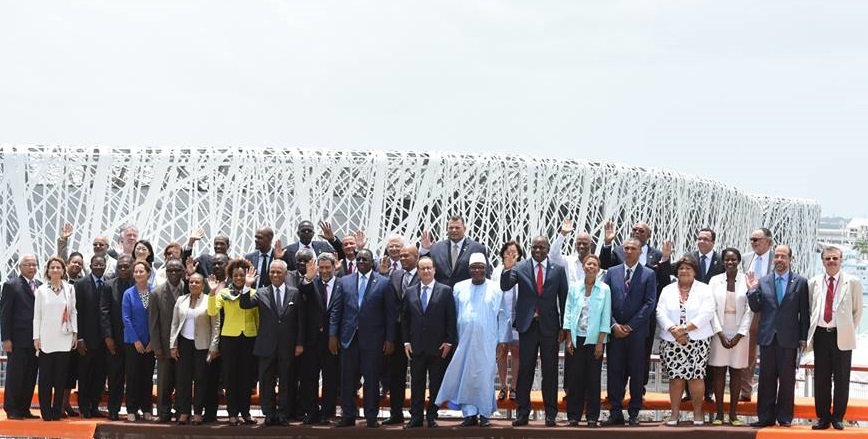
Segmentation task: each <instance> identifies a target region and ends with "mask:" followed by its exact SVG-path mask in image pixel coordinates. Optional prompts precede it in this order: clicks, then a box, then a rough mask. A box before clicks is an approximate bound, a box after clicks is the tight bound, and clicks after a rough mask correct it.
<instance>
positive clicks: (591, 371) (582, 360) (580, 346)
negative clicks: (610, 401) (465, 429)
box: [564, 337, 603, 421]
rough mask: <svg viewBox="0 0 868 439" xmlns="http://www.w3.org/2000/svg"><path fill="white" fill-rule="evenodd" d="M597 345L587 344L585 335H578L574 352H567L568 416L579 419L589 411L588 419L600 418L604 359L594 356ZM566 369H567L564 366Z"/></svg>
mask: <svg viewBox="0 0 868 439" xmlns="http://www.w3.org/2000/svg"><path fill="white" fill-rule="evenodd" d="M594 348H595V345H593V344H589V345H586V344H585V337H577V341H576V347H575V350H574V351H573V354H572V355H570V353H567V354H566V355H565V356H564V362H565V363H569V365H570V368H569V370H570V379H569V380H567V382H568V384H569V388H568V390H567V417H568V418H569V419H571V420H576V421H579V420H581V419H582V413H583V412H584V413H587V420H588V421H596V420H598V419H600V373H601V371H602V370H603V360H602V359H599V360H598V359H596V358H595V357H594ZM564 370H567V369H566V367H564Z"/></svg>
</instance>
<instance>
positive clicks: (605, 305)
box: [564, 279, 612, 345]
mask: <svg viewBox="0 0 868 439" xmlns="http://www.w3.org/2000/svg"><path fill="white" fill-rule="evenodd" d="M584 295H585V285H584V284H579V283H573V284H570V290H569V292H568V293H567V306H566V312H565V313H564V329H568V330H569V331H570V336H571V337H572V338H573V344H574V345H575V344H576V338H577V337H578V334H579V315H580V314H581V313H582V307H581V301H582V296H584ZM588 300H589V301H590V303H589V305H588V328H587V331H586V333H587V336H586V338H585V344H586V345H593V344H597V339H598V338H599V336H600V333H601V332H602V333H605V334H609V333H610V331H611V329H610V325H609V322H610V321H611V320H612V292H611V291H610V290H609V286H608V285H606V284H604V283H603V282H601V281H600V280H599V279H597V281H596V282H595V283H594V288H593V289H592V291H591V297H589V298H588ZM605 341H606V342H608V341H609V337H608V335H607V336H606V339H605Z"/></svg>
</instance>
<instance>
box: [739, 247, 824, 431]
mask: <svg viewBox="0 0 868 439" xmlns="http://www.w3.org/2000/svg"><path fill="white" fill-rule="evenodd" d="M792 260H793V253H792V250H790V248H789V247H787V246H786V245H779V246H777V247H775V250H774V263H775V269H774V271H773V272H771V273H769V274H767V275H766V276H764V277H762V278H757V277H756V275H754V274H753V273H748V275H747V286H748V292H747V300H748V302H747V303H748V305H749V306H750V309H751V311H753V312H756V313H762V314H761V315H760V322H759V333H758V337H757V340H758V342H759V345H760V358H762V363H761V364H760V377H759V389H758V397H757V407H756V409H757V421H756V422H753V423H751V426H753V427H768V426H772V425H775V421H777V422H778V424H779V425H780V426H782V427H789V426H790V425H791V424H792V422H793V402H794V399H795V388H796V369H797V368H798V363H797V360H796V357H797V354H798V352H799V351H800V350H803V349H804V348H805V346H806V344H807V340H808V326H809V325H810V322H811V316H810V313H809V311H810V305H809V299H808V281H807V279H805V278H804V277H802V276H799V275H798V274H795V273H793V272H791V271H790V264H791V263H792Z"/></svg>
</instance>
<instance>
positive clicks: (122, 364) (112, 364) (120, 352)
mask: <svg viewBox="0 0 868 439" xmlns="http://www.w3.org/2000/svg"><path fill="white" fill-rule="evenodd" d="M134 350H135V348H134ZM126 358H127V352H126V347H125V346H124V345H119V346H118V347H117V349H116V350H115V354H114V355H112V353H111V352H110V351H109V350H108V349H106V353H105V359H106V378H107V379H108V391H109V394H108V412H109V414H110V415H116V414H118V412H119V411H120V410H121V403H123V401H124V385H125V384H126V364H127V362H126Z"/></svg>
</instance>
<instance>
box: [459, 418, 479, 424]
mask: <svg viewBox="0 0 868 439" xmlns="http://www.w3.org/2000/svg"><path fill="white" fill-rule="evenodd" d="M459 425H460V426H461V427H475V426H477V425H479V421H478V420H477V419H476V416H465V417H464V421H463V422H462V423H461V424H459Z"/></svg>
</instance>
